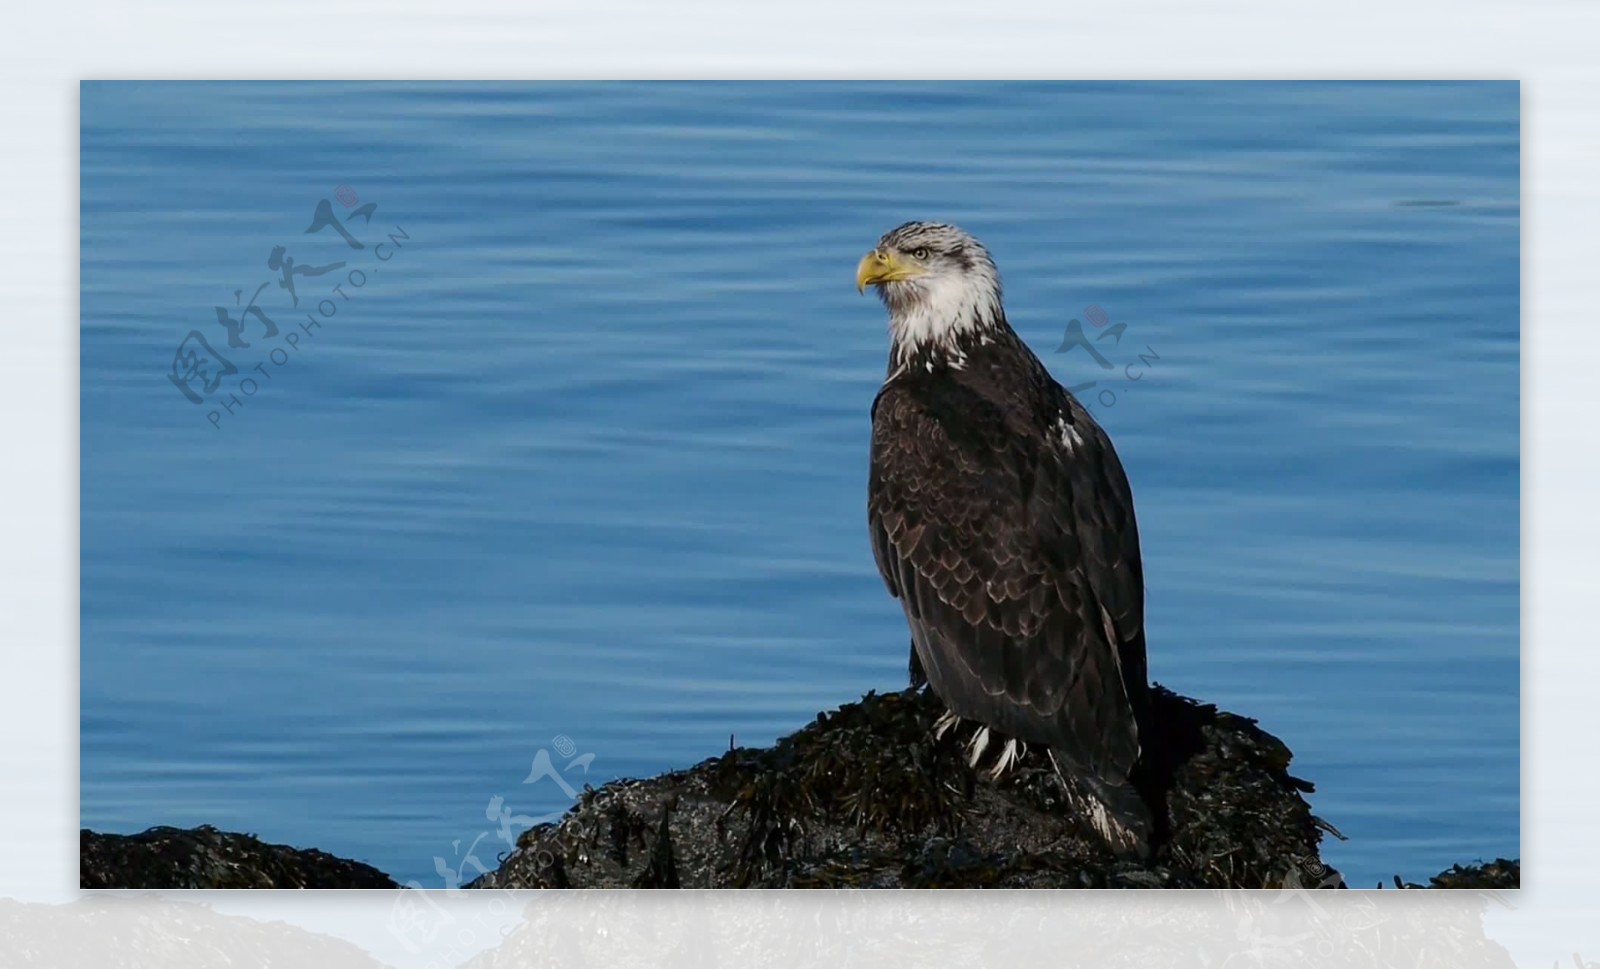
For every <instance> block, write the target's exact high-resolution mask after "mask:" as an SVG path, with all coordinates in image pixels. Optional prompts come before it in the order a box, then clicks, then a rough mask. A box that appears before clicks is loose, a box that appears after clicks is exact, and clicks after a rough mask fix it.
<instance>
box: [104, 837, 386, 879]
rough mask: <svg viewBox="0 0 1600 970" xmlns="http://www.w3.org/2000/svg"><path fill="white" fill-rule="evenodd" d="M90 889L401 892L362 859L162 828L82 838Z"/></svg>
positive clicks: (259, 841) (258, 840) (250, 838)
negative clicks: (290, 889)
mask: <svg viewBox="0 0 1600 970" xmlns="http://www.w3.org/2000/svg"><path fill="white" fill-rule="evenodd" d="M78 885H79V887H80V888H83V889H282V888H294V889H394V888H398V887H399V884H398V883H396V882H395V881H394V880H393V879H390V878H389V877H388V876H386V875H384V874H383V873H381V872H379V871H378V870H376V869H374V868H372V867H371V866H369V865H364V864H362V863H360V862H351V861H349V860H348V859H341V858H339V857H337V856H332V855H329V854H327V853H326V852H319V851H318V850H316V849H296V848H293V847H291V846H287V845H270V844H268V843H266V842H262V841H261V840H260V839H257V838H256V837H255V836H253V835H240V834H238V833H236V832H221V831H218V830H217V829H214V828H212V827H211V826H209V825H202V826H200V827H199V828H194V829H175V828H169V827H166V826H160V827H157V828H153V829H147V830H145V831H143V832H140V833H139V834H138V835H101V834H99V833H97V832H91V831H89V830H88V829H84V830H83V831H82V832H81V833H79V836H78Z"/></svg>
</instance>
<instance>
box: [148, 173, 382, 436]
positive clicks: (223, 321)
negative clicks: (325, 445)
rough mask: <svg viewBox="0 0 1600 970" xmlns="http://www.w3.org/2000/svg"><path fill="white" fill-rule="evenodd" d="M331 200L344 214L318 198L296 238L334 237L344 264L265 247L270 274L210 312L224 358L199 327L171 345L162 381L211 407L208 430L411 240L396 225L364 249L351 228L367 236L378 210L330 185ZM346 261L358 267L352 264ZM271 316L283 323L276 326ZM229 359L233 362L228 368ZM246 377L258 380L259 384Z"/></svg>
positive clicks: (300, 350) (192, 401) (254, 392)
mask: <svg viewBox="0 0 1600 970" xmlns="http://www.w3.org/2000/svg"><path fill="white" fill-rule="evenodd" d="M334 197H335V198H337V199H338V200H339V204H340V205H342V206H344V207H345V208H346V209H350V210H351V211H350V212H349V213H348V214H347V215H346V216H345V217H344V218H343V219H341V218H339V217H338V216H336V215H335V214H334V211H333V205H332V203H330V202H329V201H328V200H327V199H321V200H319V201H318V202H317V204H316V206H315V208H314V209H313V211H312V214H311V224H310V225H309V226H307V227H306V229H305V231H304V232H303V233H302V235H306V236H317V237H319V238H318V239H317V240H315V241H314V242H321V243H323V244H324V245H326V244H327V243H330V242H332V240H333V239H334V237H338V239H339V240H341V241H342V242H343V243H344V248H343V251H342V252H341V253H340V255H344V256H345V257H346V258H345V259H328V258H327V256H329V255H332V254H326V255H317V256H316V257H315V259H316V260H317V261H306V260H297V259H296V258H295V256H294V254H293V253H291V252H290V251H289V247H288V246H282V245H278V246H273V247H272V248H271V249H270V250H269V252H268V254H267V258H266V261H265V262H266V267H267V269H269V270H272V271H273V272H274V273H275V274H276V276H275V277H273V278H269V279H267V280H266V281H265V282H262V283H261V284H260V285H258V286H255V288H254V289H250V290H249V292H250V296H249V298H248V299H246V298H245V292H246V290H247V289H249V288H248V287H240V288H239V289H236V290H234V291H233V300H232V302H231V303H224V304H218V305H216V306H214V307H213V308H212V309H213V311H214V313H215V315H216V326H217V327H219V328H221V330H222V335H225V336H226V338H227V346H226V348H225V349H226V351H227V353H223V352H222V351H220V350H218V349H217V347H216V346H214V345H213V343H212V341H211V340H207V339H206V333H205V332H202V331H201V330H199V329H195V330H191V331H189V334H188V336H186V337H184V338H183V339H182V340H180V341H179V342H178V346H177V349H176V350H175V351H174V352H173V355H172V366H171V367H170V368H169V369H168V370H167V372H166V378H167V380H169V381H171V382H172V385H173V386H174V387H176V388H177V389H178V391H179V392H180V393H181V394H182V395H183V398H184V400H186V401H188V402H189V403H190V404H191V405H195V406H198V407H206V406H208V405H209V406H210V407H211V410H209V411H207V412H206V413H205V418H206V421H207V422H208V423H209V424H210V425H211V427H212V428H214V429H217V430H221V428H222V425H223V422H224V421H226V420H228V419H229V418H231V417H232V416H233V415H234V414H236V413H237V412H238V411H239V409H241V408H243V407H244V405H245V402H246V401H247V400H249V399H250V398H253V397H255V396H256V395H257V394H258V393H260V391H261V385H262V383H263V382H266V381H271V380H273V379H274V378H273V372H274V371H276V370H279V369H281V368H283V367H285V366H287V365H288V363H289V361H290V360H291V359H293V358H294V357H296V356H298V355H299V354H301V353H304V352H305V348H306V347H309V346H310V341H312V340H313V339H314V338H315V337H316V335H317V333H318V332H319V331H321V330H322V325H323V322H324V321H326V320H330V319H332V318H333V317H334V315H336V314H337V313H338V312H339V308H340V307H341V306H343V305H344V304H346V303H349V302H351V301H352V299H353V298H354V294H355V292H356V291H358V290H361V289H362V288H363V287H365V286H366V285H367V283H368V280H369V278H370V277H371V276H373V275H376V274H377V273H378V271H379V270H380V269H382V268H384V264H387V263H388V262H389V261H390V260H392V259H394V257H395V254H396V253H397V252H399V251H400V250H401V249H402V248H403V247H404V243H406V242H409V241H410V240H411V236H410V235H408V234H407V233H406V231H405V229H404V228H403V227H401V226H399V225H396V226H395V227H394V229H393V230H392V231H389V232H386V233H384V236H385V238H383V239H379V240H376V241H374V242H373V243H372V244H371V245H370V246H369V245H368V243H367V242H364V241H362V239H361V238H359V237H358V236H357V235H356V232H355V231H352V230H357V231H359V232H361V233H362V234H364V235H367V236H368V237H369V238H370V237H371V236H372V235H374V234H376V233H379V232H383V231H382V230H380V229H375V227H374V226H373V224H372V217H373V215H374V214H376V213H377V211H378V205H377V203H375V202H368V203H365V204H363V205H359V206H358V205H357V202H359V198H358V197H357V195H356V190H355V189H353V188H351V187H350V186H348V185H340V186H339V187H338V188H336V189H335V190H334ZM358 220H359V223H358ZM325 230H326V231H327V232H326V234H324V231H325ZM352 259H355V260H357V261H358V262H359V263H360V265H353V264H352V262H351V260H352ZM347 267H348V269H347ZM274 284H276V288H275V289H273V287H274ZM269 289H272V292H271V293H270V294H269V296H270V297H271V299H270V300H268V299H264V298H263V296H262V294H263V292H265V291H267V290H269ZM302 298H304V300H305V304H306V305H305V307H304V308H302V307H301V301H302ZM285 302H287V307H285V306H284V303H285ZM269 310H270V311H271V312H270V313H269V312H268V311H269ZM301 316H304V318H305V319H304V320H303V321H302V320H300V319H299V318H300V317H301ZM279 319H282V320H283V321H284V323H283V324H282V325H280V324H279V322H278V321H279ZM209 332H210V334H211V335H212V340H216V341H217V342H218V343H221V342H222V341H221V335H218V333H217V331H216V330H212V331H209ZM240 352H243V353H240ZM236 360H237V361H239V363H235V361H236ZM251 360H255V361H256V363H255V366H254V367H253V368H251V369H250V370H248V371H245V372H243V374H244V376H240V374H241V371H240V366H241V365H247V364H249V363H250V361H251ZM269 365H270V366H269ZM252 375H259V378H260V379H259V380H258V379H257V377H256V376H252Z"/></svg>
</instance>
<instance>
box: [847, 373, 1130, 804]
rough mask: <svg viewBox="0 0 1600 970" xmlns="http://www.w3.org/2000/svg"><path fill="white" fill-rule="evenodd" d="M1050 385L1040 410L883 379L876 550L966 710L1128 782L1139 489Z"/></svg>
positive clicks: (921, 654)
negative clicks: (1135, 494) (1134, 488)
mask: <svg viewBox="0 0 1600 970" xmlns="http://www.w3.org/2000/svg"><path fill="white" fill-rule="evenodd" d="M1043 381H1044V382H1046V383H1045V384H1041V385H1040V386H1038V387H1037V388H1036V390H1037V391H1038V392H1039V393H1038V394H1037V395H1036V397H1037V400H1036V401H1035V402H1034V404H1033V406H1031V407H1030V406H1027V405H1022V404H1018V403H1015V402H1006V403H1003V404H1001V403H994V402H992V401H991V400H989V399H988V397H987V396H986V395H985V394H983V393H982V392H981V390H980V389H975V388H972V387H968V386H966V385H964V384H963V383H962V382H960V381H950V380H946V381H941V382H930V381H922V382H918V381H915V380H902V381H898V382H897V381H895V380H891V381H890V382H889V383H888V384H886V385H885V387H884V389H883V390H882V391H881V392H880V394H879V396H878V399H877V400H876V401H875V402H874V405H873V427H872V466H871V476H870V483H869V495H868V518H869V521H870V528H871V536H872V549H873V553H874V555H875V557H876V559H877V562H878V568H879V570H880V571H881V572H882V574H883V578H884V581H885V582H886V583H887V584H888V587H889V590H890V592H891V593H893V594H894V595H895V596H897V597H898V598H899V599H900V600H901V602H902V604H903V606H904V608H905V613H906V619H907V621H908V622H909V624H910V626H911V635H912V643H913V647H914V649H915V651H916V654H917V657H918V659H920V660H921V662H922V665H923V667H924V669H925V671H926V674H927V677H928V680H929V683H930V685H931V686H932V688H933V690H934V691H935V692H936V693H937V694H938V695H939V696H940V698H941V699H942V700H944V702H945V703H946V704H947V705H948V706H949V707H950V708H951V710H953V711H954V712H955V713H956V714H958V715H960V716H962V717H965V718H969V719H972V720H975V721H978V722H980V723H982V724H985V725H988V726H990V727H992V728H994V729H996V730H999V731H1001V732H1004V733H1005V734H1008V735H1012V736H1014V737H1017V738H1021V739H1023V740H1024V741H1030V742H1034V743H1040V744H1045V745H1048V746H1049V747H1050V748H1051V750H1052V751H1053V752H1055V753H1057V755H1058V757H1059V756H1061V755H1065V756H1066V757H1068V758H1069V759H1070V760H1071V761H1072V762H1074V763H1075V766H1076V768H1077V769H1078V770H1079V771H1081V772H1083V773H1085V774H1087V775H1090V776H1092V778H1095V779H1099V780H1101V781H1104V782H1105V783H1107V784H1110V785H1114V786H1117V787H1119V788H1120V787H1122V785H1123V783H1124V782H1125V781H1126V778H1127V775H1128V772H1129V771H1130V770H1131V769H1132V768H1133V765H1134V763H1135V761H1136V759H1137V758H1138V755H1139V732H1138V727H1137V720H1138V719H1139V718H1142V716H1143V709H1144V706H1145V703H1146V698H1147V695H1148V683H1147V681H1146V673H1145V658H1144V629H1143V614H1144V583H1143V575H1142V570H1141V567H1140V561H1139V537H1138V530H1137V527H1136V525H1135V522H1134V511H1133V500H1132V493H1131V490H1130V489H1129V486H1128V481H1127V477H1126V475H1125V474H1124V472H1123V470H1122V465H1121V463H1120V462H1119V461H1118V460H1117V456H1116V453H1115V451H1113V449H1112V447H1111V442H1110V440H1109V438H1107V436H1106V434H1105V432H1104V431H1103V430H1101V429H1100V427H1099V426H1098V425H1097V424H1095V423H1094V421H1093V420H1092V419H1091V418H1090V417H1089V415H1088V414H1087V412H1085V411H1084V410H1083V409H1082V408H1081V406H1078V405H1077V404H1076V402H1074V401H1072V400H1071V399H1070V397H1069V396H1068V395H1067V393H1066V392H1065V391H1063V390H1062V389H1061V388H1060V387H1059V386H1058V385H1056V384H1055V383H1054V382H1053V381H1050V380H1049V378H1048V377H1045V378H1043ZM1041 402H1042V403H1041ZM1061 421H1065V422H1066V423H1065V424H1060V425H1059V426H1058V422H1061Z"/></svg>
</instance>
